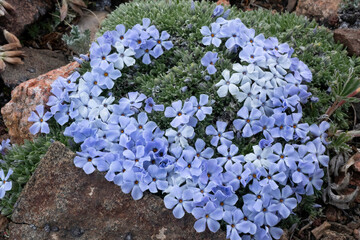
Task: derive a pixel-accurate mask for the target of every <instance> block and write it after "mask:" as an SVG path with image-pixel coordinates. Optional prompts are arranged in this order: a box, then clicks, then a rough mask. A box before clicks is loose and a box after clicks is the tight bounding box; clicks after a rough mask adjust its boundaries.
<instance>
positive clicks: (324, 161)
mask: <svg viewBox="0 0 360 240" xmlns="http://www.w3.org/2000/svg"><path fill="white" fill-rule="evenodd" d="M310 144H311V145H312V144H313V145H314V146H315V149H316V151H315V152H314V151H313V150H312V149H313V148H309V152H310V153H313V154H315V156H316V159H317V161H318V162H319V163H320V164H321V165H322V166H324V167H327V166H328V164H329V156H328V155H325V151H326V147H325V146H324V145H323V144H322V142H321V140H320V138H316V139H314V140H313V141H312V142H309V143H307V144H306V145H310Z"/></svg>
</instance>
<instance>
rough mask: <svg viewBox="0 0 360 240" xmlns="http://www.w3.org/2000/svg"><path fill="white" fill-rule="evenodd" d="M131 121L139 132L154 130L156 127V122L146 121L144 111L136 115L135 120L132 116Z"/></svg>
mask: <svg viewBox="0 0 360 240" xmlns="http://www.w3.org/2000/svg"><path fill="white" fill-rule="evenodd" d="M131 123H132V124H133V125H134V126H135V127H136V128H137V130H138V131H139V132H141V133H142V132H143V131H145V130H147V131H151V132H152V131H154V130H155V128H156V127H157V125H156V123H155V122H153V121H148V116H147V114H146V113H145V112H141V113H139V114H138V116H137V121H136V119H135V118H132V120H131Z"/></svg>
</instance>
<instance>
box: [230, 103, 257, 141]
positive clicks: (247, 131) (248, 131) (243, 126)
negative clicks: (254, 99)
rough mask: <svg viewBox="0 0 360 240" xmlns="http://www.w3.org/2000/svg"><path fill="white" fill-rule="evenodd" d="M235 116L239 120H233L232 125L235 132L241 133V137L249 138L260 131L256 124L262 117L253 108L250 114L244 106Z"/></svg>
mask: <svg viewBox="0 0 360 240" xmlns="http://www.w3.org/2000/svg"><path fill="white" fill-rule="evenodd" d="M237 115H238V116H239V117H240V118H241V119H236V120H234V122H233V124H234V127H235V129H236V130H238V131H242V136H243V137H251V136H253V135H254V134H256V133H258V132H260V131H261V130H262V129H261V128H260V126H259V125H258V124H256V122H257V121H258V120H259V119H260V117H261V115H262V113H261V112H260V111H259V110H258V109H256V108H253V109H251V112H249V109H248V108H247V107H245V106H244V107H242V108H241V109H240V110H239V111H238V112H237Z"/></svg>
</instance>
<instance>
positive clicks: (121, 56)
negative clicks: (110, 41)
mask: <svg viewBox="0 0 360 240" xmlns="http://www.w3.org/2000/svg"><path fill="white" fill-rule="evenodd" d="M115 48H116V51H117V53H118V59H117V61H116V62H114V67H115V68H117V69H120V70H121V69H123V68H124V66H125V65H126V66H127V67H129V66H132V65H134V64H135V62H136V61H135V59H134V58H133V57H132V56H134V55H135V52H134V50H132V49H131V48H126V49H125V46H124V44H122V43H120V42H117V43H116V44H115Z"/></svg>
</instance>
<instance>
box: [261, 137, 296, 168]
mask: <svg viewBox="0 0 360 240" xmlns="http://www.w3.org/2000/svg"><path fill="white" fill-rule="evenodd" d="M272 149H273V153H272V154H271V155H270V156H269V157H268V159H269V160H270V161H272V162H275V163H276V164H277V165H278V168H279V171H283V172H284V171H286V170H287V168H288V167H290V166H294V164H295V163H296V162H299V161H300V158H299V154H298V152H297V151H296V150H295V148H294V147H293V146H292V145H291V144H285V146H284V147H283V146H282V144H281V143H276V144H274V145H273V146H272Z"/></svg>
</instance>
